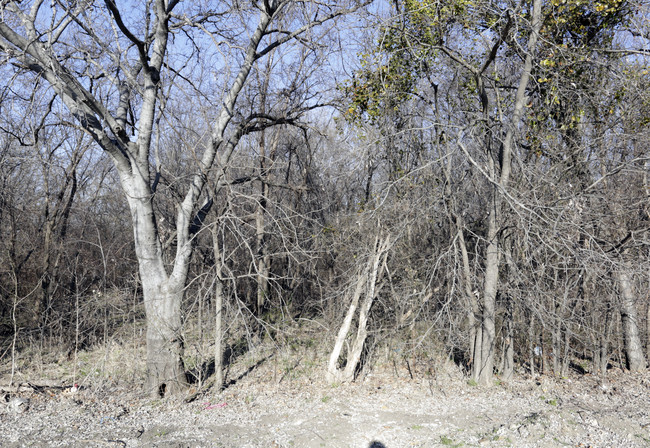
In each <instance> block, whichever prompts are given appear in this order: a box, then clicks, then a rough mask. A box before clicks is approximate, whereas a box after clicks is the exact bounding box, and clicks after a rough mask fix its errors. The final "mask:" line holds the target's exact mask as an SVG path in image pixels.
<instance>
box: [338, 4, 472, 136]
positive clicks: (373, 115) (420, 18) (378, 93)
mask: <svg viewBox="0 0 650 448" xmlns="http://www.w3.org/2000/svg"><path fill="white" fill-rule="evenodd" d="M397 4H398V5H399V2H398V3H397ZM472 5H473V2H472V1H471V0H453V1H441V0H405V1H404V2H403V3H402V4H401V6H398V7H399V8H400V10H396V11H395V15H394V17H393V20H391V22H390V23H389V24H388V25H385V26H382V27H381V28H380V32H379V38H378V40H377V43H376V45H375V46H374V47H373V48H372V49H371V50H370V51H369V52H368V53H364V54H361V55H359V56H360V60H361V68H360V69H359V70H357V71H356V72H355V74H354V78H353V79H351V80H348V81H347V82H345V83H344V84H343V85H342V86H341V89H342V90H343V92H344V93H345V96H346V98H347V99H348V105H347V110H346V118H347V119H348V120H349V121H353V122H355V121H368V122H370V123H375V122H376V121H377V120H378V119H379V118H380V117H382V116H385V115H386V114H387V113H390V112H394V111H397V109H398V108H399V106H400V104H403V103H404V101H406V100H408V99H409V98H410V96H411V95H412V94H413V93H415V92H416V91H417V84H418V81H419V79H421V77H422V75H423V73H424V72H425V71H426V70H429V67H431V65H432V63H433V62H434V61H435V59H436V56H437V54H438V50H437V49H438V48H439V46H440V44H441V43H442V42H443V40H444V36H445V35H446V34H447V31H448V29H449V27H451V26H453V25H454V23H457V22H463V20H465V18H466V17H467V10H468V9H469V8H471V7H472ZM463 25H464V26H467V24H466V23H463Z"/></svg>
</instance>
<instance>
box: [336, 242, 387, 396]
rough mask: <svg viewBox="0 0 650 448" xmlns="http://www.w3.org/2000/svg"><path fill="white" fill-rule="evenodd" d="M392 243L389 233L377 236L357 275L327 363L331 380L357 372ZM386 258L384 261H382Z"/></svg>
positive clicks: (349, 378) (350, 377) (351, 376)
mask: <svg viewBox="0 0 650 448" xmlns="http://www.w3.org/2000/svg"><path fill="white" fill-rule="evenodd" d="M389 247H390V239H389V237H386V238H385V239H383V240H382V239H379V238H378V239H377V240H375V244H374V249H373V253H372V255H371V257H370V258H369V259H368V262H367V264H366V266H365V268H364V269H363V271H362V272H360V273H359V277H358V278H357V284H356V286H355V289H354V293H353V296H352V300H351V302H350V307H349V308H348V312H347V314H346V315H345V319H344V320H343V324H342V325H341V328H340V329H339V332H338V335H337V337H336V342H335V343H334V349H333V350H332V353H331V354H330V358H329V362H328V364H327V373H326V378H327V381H328V382H330V383H336V382H350V381H352V380H354V373H355V371H356V369H357V366H358V364H359V361H360V359H361V354H362V352H363V346H364V344H365V342H366V338H367V336H368V332H367V328H366V327H367V323H368V314H369V312H370V308H371V307H372V303H373V301H374V299H375V295H376V294H377V290H376V287H377V282H378V279H379V278H380V277H381V272H380V266H381V270H382V271H383V263H385V262H386V257H387V255H388V249H389ZM382 260H383V262H382ZM362 294H365V296H364V299H363V302H362V303H361V307H360V309H359V322H358V325H357V334H356V337H355V339H354V342H353V343H352V347H351V348H350V349H349V351H348V353H347V354H346V361H345V365H344V366H342V367H339V366H338V365H337V364H338V361H339V357H341V352H342V350H343V345H344V344H345V339H346V338H347V336H348V333H349V332H350V327H351V326H352V320H353V318H354V316H355V314H356V310H357V307H358V305H359V300H360V298H361V296H362Z"/></svg>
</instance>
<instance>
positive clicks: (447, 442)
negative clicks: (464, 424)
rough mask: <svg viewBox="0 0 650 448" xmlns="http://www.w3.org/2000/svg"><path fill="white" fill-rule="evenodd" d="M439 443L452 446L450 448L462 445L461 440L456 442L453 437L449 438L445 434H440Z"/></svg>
mask: <svg viewBox="0 0 650 448" xmlns="http://www.w3.org/2000/svg"><path fill="white" fill-rule="evenodd" d="M440 443H442V444H443V445H445V446H450V447H452V448H458V447H461V446H463V445H464V443H463V442H458V443H456V442H454V440H453V439H450V438H449V437H447V436H441V437H440Z"/></svg>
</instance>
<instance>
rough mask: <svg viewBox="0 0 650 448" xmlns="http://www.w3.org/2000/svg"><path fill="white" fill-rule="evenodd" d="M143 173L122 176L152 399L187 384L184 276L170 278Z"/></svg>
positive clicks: (146, 173) (178, 389)
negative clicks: (141, 300)
mask: <svg viewBox="0 0 650 448" xmlns="http://www.w3.org/2000/svg"><path fill="white" fill-rule="evenodd" d="M142 171H143V172H141V173H137V172H136V173H133V174H128V173H124V172H122V171H120V172H119V174H120V180H121V182H122V188H123V189H124V191H125V193H126V199H127V201H128V204H129V209H130V211H131V219H132V221H133V233H134V243H135V253H136V256H137V258H138V268H139V272H140V281H141V282H142V294H143V298H144V306H145V313H146V317H147V379H146V381H145V391H146V392H147V393H149V394H150V395H152V396H165V395H168V394H176V393H179V392H181V391H182V390H183V389H184V388H185V387H186V386H187V379H186V378H185V371H184V368H183V361H182V356H183V341H182V337H181V331H180V330H181V303H182V300H183V292H184V287H185V279H186V275H181V276H180V277H170V276H168V275H167V272H166V270H165V263H164V260H163V250H162V245H161V243H160V239H159V237H158V227H157V225H156V221H155V215H154V211H153V204H152V197H153V194H152V192H151V188H150V186H149V182H148V171H147V170H142ZM142 174H145V176H146V177H145V176H143V175H142Z"/></svg>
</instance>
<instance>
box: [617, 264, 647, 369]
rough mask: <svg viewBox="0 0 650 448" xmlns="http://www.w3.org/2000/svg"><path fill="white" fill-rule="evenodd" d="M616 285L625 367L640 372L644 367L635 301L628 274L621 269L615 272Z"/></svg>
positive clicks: (644, 361)
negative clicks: (617, 287) (619, 301)
mask: <svg viewBox="0 0 650 448" xmlns="http://www.w3.org/2000/svg"><path fill="white" fill-rule="evenodd" d="M617 279H618V286H619V291H620V294H621V321H622V324H623V339H624V343H625V356H626V359H627V368H628V369H630V370H631V371H632V372H641V371H643V370H645V368H646V360H645V356H644V354H643V345H642V344H641V337H640V336H639V326H638V319H637V310H636V301H635V297H634V292H633V290H632V284H631V282H630V276H629V275H628V274H627V272H625V271H624V270H623V269H621V270H619V271H618V272H617Z"/></svg>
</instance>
